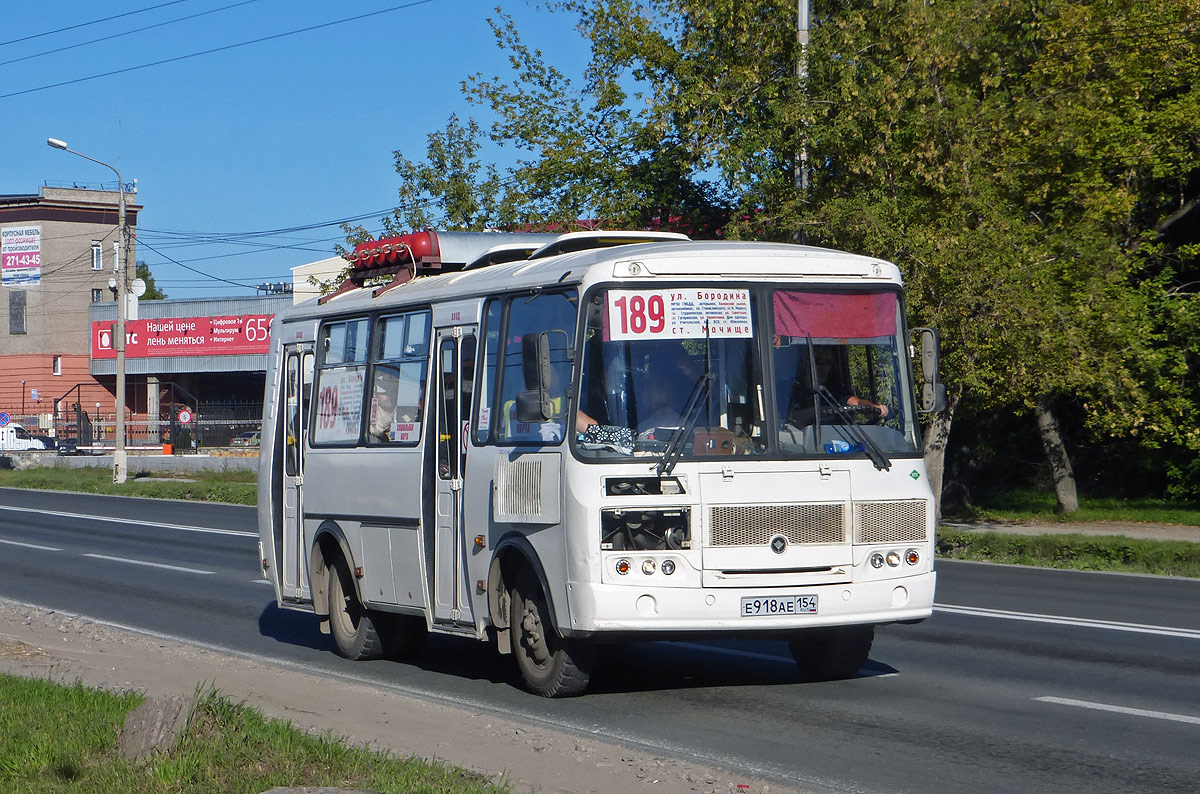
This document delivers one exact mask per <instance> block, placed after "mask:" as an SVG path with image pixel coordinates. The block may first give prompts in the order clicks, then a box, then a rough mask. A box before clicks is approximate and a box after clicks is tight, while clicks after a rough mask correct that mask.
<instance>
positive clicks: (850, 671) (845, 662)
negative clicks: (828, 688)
mask: <svg viewBox="0 0 1200 794" xmlns="http://www.w3.org/2000/svg"><path fill="white" fill-rule="evenodd" d="M874 640H875V627H874V626H873V625H870V624H867V625H865V626H827V627H822V628H815V629H804V630H802V631H798V632H796V633H795V634H793V635H792V637H791V638H790V640H789V641H788V646H789V647H790V648H791V651H792V657H793V658H795V660H796V663H797V664H798V665H800V669H801V670H803V671H804V674H805V675H806V676H807V677H808V678H809V679H811V680H814V681H833V680H836V679H839V678H853V677H854V676H855V674H856V673H858V671H859V670H861V669H862V666H863V665H864V664H866V663H867V657H868V656H869V655H870V654H871V643H872V642H874Z"/></svg>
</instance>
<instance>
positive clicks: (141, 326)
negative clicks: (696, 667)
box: [92, 314, 275, 359]
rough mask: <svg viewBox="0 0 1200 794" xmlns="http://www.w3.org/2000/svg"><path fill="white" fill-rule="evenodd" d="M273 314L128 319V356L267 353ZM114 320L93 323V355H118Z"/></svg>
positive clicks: (126, 337)
mask: <svg viewBox="0 0 1200 794" xmlns="http://www.w3.org/2000/svg"><path fill="white" fill-rule="evenodd" d="M274 316H275V315H273V314H242V315H222V316H219V317H161V318H150V319H146V320H128V321H126V323H125V355H126V357H129V358H156V357H172V358H173V357H176V356H240V355H255V354H261V355H265V354H266V353H267V352H268V351H269V350H270V341H271V340H270V332H269V329H270V327H271V318H273V317H274ZM116 327H117V324H116V322H115V321H113V320H107V321H104V322H94V323H92V358H93V359H106V358H116V357H117V346H116V342H115V338H114V337H115V335H116V333H115V329H116Z"/></svg>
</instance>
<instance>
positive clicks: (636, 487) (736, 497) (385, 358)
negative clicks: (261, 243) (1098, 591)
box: [259, 231, 944, 696]
mask: <svg viewBox="0 0 1200 794" xmlns="http://www.w3.org/2000/svg"><path fill="white" fill-rule="evenodd" d="M350 259H351V261H352V262H354V263H355V265H356V270H355V275H354V276H353V277H352V278H351V279H348V280H347V282H346V283H345V284H343V286H342V288H341V289H339V290H338V291H336V292H335V293H333V294H331V295H329V296H326V297H325V298H322V299H320V300H319V301H310V302H307V303H302V304H299V305H297V306H296V307H294V308H293V309H291V310H289V311H287V312H284V313H282V314H281V315H279V316H277V317H276V319H275V321H274V323H273V324H272V327H271V339H272V343H271V344H272V352H271V364H270V368H269V370H268V377H267V387H266V399H265V407H264V418H263V426H262V427H263V431H262V447H261V468H260V473H259V495H260V496H259V528H260V535H261V543H260V547H261V554H260V557H261V561H262V569H263V571H264V573H265V575H266V576H267V578H268V579H270V580H271V581H272V582H273V583H274V585H275V594H276V599H277V602H278V604H279V606H280V607H281V608H284V609H297V610H303V611H308V612H313V613H315V614H316V615H317V617H318V618H319V619H320V622H321V627H322V630H323V631H325V632H331V633H332V635H333V639H334V641H335V642H336V646H337V650H338V652H339V653H341V654H342V655H344V656H346V657H349V658H351V659H367V658H375V657H380V656H388V657H392V658H403V657H405V656H411V655H412V654H415V653H416V652H418V651H419V650H420V648H421V646H422V643H423V641H424V639H425V637H426V635H427V633H428V632H438V633H445V634H457V635H463V636H466V637H473V638H476V639H478V640H486V641H489V642H494V643H496V647H497V649H498V650H499V652H500V653H501V654H511V655H512V656H514V657H515V658H516V662H517V667H518V669H519V671H520V674H521V676H522V678H523V679H524V682H525V684H526V685H527V686H528V688H529V689H530V690H531V691H533V692H535V693H538V694H541V695H546V696H567V695H575V694H579V693H581V692H583V691H584V690H585V688H586V687H587V684H588V681H589V677H590V675H591V672H592V669H593V667H594V664H595V648H596V646H597V645H598V644H602V643H619V642H628V641H635V640H650V639H655V640H664V639H665V640H670V639H682V638H706V637H707V638H714V637H732V636H754V637H768V638H769V637H774V638H780V639H783V640H786V641H788V642H789V645H790V648H791V651H792V654H793V655H794V656H795V658H796V661H797V663H798V664H799V665H800V666H801V668H802V669H803V670H804V672H805V673H806V674H807V675H808V676H810V677H813V678H837V677H848V676H852V675H854V674H855V673H856V672H857V671H858V670H859V669H860V667H861V666H862V665H863V664H864V663H865V662H866V660H867V656H868V653H869V651H870V648H871V643H872V641H873V637H874V626H876V625H878V624H884V623H908V622H916V621H920V620H922V619H924V618H926V617H928V616H929V615H930V614H931V610H932V606H933V594H934V581H935V573H934V570H933V556H934V545H933V544H934V516H935V510H934V498H933V495H932V493H931V491H930V487H929V484H928V479H927V477H926V472H925V466H924V464H923V462H922V458H921V452H920V450H921V447H920V443H919V437H918V423H917V412H918V406H917V404H916V399H915V389H914V383H913V367H912V362H911V351H912V350H913V348H912V347H910V344H909V341H908V331H907V329H906V328H905V312H904V301H903V295H902V288H901V278H900V273H899V270H898V269H897V268H896V267H895V266H894V265H892V264H890V263H888V262H884V261H881V260H878V259H873V258H869V257H864V256H857V255H852V254H847V253H840V252H836V251H830V250H824V249H820V248H812V247H804V246H798V245H785V244H768V243H741V242H698V241H695V242H694V241H690V240H688V239H687V238H685V237H683V236H682V235H670V234H641V233H636V234H635V233H620V232H615V233H577V234H571V235H564V236H561V237H554V236H549V235H506V234H502V233H477V234H473V233H465V232H464V233H446V232H433V231H425V232H419V233H415V234H411V235H405V236H403V237H399V238H393V239H390V240H385V241H379V242H375V243H370V244H367V245H366V246H360V248H359V249H358V250H356V252H355V254H354V255H353V256H351V257H350ZM417 276H419V277H417ZM381 277H382V279H381ZM389 277H390V279H391V280H390V281H387V279H388V278H389ZM381 280H382V281H384V282H386V283H380V282H381ZM921 341H922V345H921V347H922V355H923V368H922V371H923V372H924V373H928V375H927V376H925V377H926V378H927V381H926V382H925V383H924V385H923V404H924V408H923V409H924V410H928V409H932V408H934V407H935V405H936V404H937V403H938V398H939V395H940V394H944V387H942V386H941V384H939V383H937V382H936V374H935V373H936V338H935V337H934V335H933V334H932V332H931V331H928V330H925V329H922V331H921ZM939 390H941V391H939Z"/></svg>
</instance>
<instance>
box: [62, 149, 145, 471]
mask: <svg viewBox="0 0 1200 794" xmlns="http://www.w3.org/2000/svg"><path fill="white" fill-rule="evenodd" d="M46 144H47V145H49V146H51V147H53V148H55V149H62V150H63V151H64V152H70V153H71V154H74V155H77V156H79V157H82V158H83V159H84V160H91V161H92V162H93V163H97V164H99V165H102V166H104V167H105V168H107V169H109V170H110V171H112V172H113V173H114V174H116V175H117V228H118V230H119V233H120V238H121V241H120V247H121V253H120V256H119V260H120V261H119V269H120V272H119V273H117V274H116V276H117V331H116V334H115V336H116V337H117V338H116V339H115V340H114V343H115V345H116V348H117V427H116V446H115V447H114V448H113V482H114V483H117V484H120V483H123V482H125V480H126V478H127V476H128V473H127V466H126V451H125V333H126V330H125V326H126V320H127V318H128V311H129V309H128V307H127V305H126V303H127V300H126V297H125V296H126V295H128V294H129V227H128V226H127V225H126V223H125V182H124V181H123V180H122V179H121V172H120V171H118V170H117V168H116V166H113V165H109V164H108V163H106V162H104V161H103V160H97V159H96V158H95V157H88V156H87V155H86V154H83V153H82V152H77V151H75V150H74V149H68V148H67V144H66V143H65V142H63V141H60V140H58V139H57V138H48V139H47V140H46ZM116 266H117V265H114V267H116Z"/></svg>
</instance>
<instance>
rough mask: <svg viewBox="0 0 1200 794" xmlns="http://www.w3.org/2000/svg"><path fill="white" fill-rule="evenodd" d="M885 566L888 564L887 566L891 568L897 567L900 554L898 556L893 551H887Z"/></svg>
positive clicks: (897, 553)
mask: <svg viewBox="0 0 1200 794" xmlns="http://www.w3.org/2000/svg"><path fill="white" fill-rule="evenodd" d="M887 564H888V565H890V566H891V567H893V568H895V567H897V566H898V565H900V554H899V552H895V551H889V552H888V555H887Z"/></svg>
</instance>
